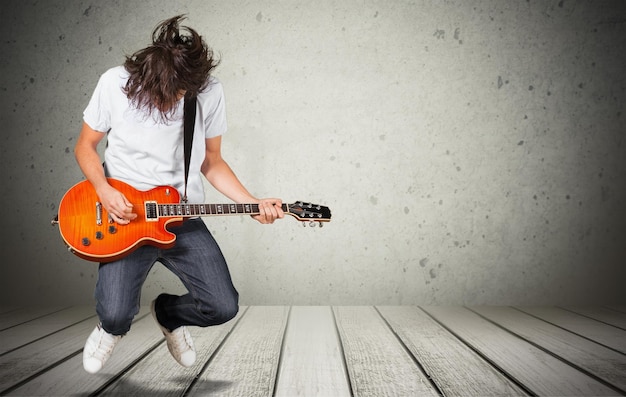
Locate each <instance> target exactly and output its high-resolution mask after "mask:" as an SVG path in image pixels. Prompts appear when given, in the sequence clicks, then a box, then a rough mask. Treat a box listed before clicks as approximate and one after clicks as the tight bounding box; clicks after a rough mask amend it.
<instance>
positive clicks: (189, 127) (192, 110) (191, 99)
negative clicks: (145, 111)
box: [183, 95, 197, 203]
mask: <svg viewBox="0 0 626 397" xmlns="http://www.w3.org/2000/svg"><path fill="white" fill-rule="evenodd" d="M196 102H197V98H196V97H195V96H191V95H185V103H184V108H183V128H184V145H185V194H184V195H183V203H186V202H187V180H188V179H189V163H190V161H191V143H192V142H193V130H194V126H195V124H196Z"/></svg>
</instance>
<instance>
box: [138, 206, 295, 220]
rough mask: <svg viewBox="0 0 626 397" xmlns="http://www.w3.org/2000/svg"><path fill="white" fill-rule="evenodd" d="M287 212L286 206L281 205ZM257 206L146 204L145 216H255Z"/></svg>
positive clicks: (154, 217) (257, 210) (151, 217)
mask: <svg viewBox="0 0 626 397" xmlns="http://www.w3.org/2000/svg"><path fill="white" fill-rule="evenodd" d="M282 209H283V211H285V212H287V211H288V208H287V205H286V204H283V205H282ZM258 213H259V205H258V204H157V203H146V216H147V218H148V219H156V218H159V217H168V216H183V217H188V216H210V215H246V214H248V215H256V214H258Z"/></svg>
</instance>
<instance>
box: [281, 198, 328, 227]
mask: <svg viewBox="0 0 626 397" xmlns="http://www.w3.org/2000/svg"><path fill="white" fill-rule="evenodd" d="M287 209H288V211H287V213H288V214H289V215H291V216H293V217H294V218H296V219H297V220H299V221H302V223H303V224H304V226H306V224H307V223H308V224H309V226H312V227H313V226H315V225H316V224H319V225H320V227H322V226H323V225H324V223H323V222H330V216H331V215H330V208H328V207H324V206H322V205H319V204H312V203H307V202H304V201H296V202H295V203H293V204H287Z"/></svg>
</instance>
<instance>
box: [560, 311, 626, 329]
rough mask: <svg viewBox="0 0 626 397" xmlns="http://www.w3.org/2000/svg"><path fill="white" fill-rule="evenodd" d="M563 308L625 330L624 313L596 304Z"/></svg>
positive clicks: (625, 316) (625, 319)
mask: <svg viewBox="0 0 626 397" xmlns="http://www.w3.org/2000/svg"><path fill="white" fill-rule="evenodd" d="M564 309H566V310H569V311H572V312H574V313H578V314H582V315H583V316H587V317H589V318H593V319H595V320H598V321H602V322H603V323H606V324H610V325H612V326H614V327H618V328H621V329H623V330H626V314H624V313H620V312H617V311H615V310H610V309H605V308H602V307H597V306H570V307H565V308H564Z"/></svg>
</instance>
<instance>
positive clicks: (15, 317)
mask: <svg viewBox="0 0 626 397" xmlns="http://www.w3.org/2000/svg"><path fill="white" fill-rule="evenodd" d="M63 309H67V306H65V307H61V306H51V307H23V308H20V309H15V310H7V311H5V312H4V313H2V314H0V331H4V330H5V329H7V328H11V327H14V326H16V325H19V324H22V323H26V322H28V321H32V320H34V319H37V318H39V317H43V316H47V315H49V314H52V313H55V312H58V311H60V310H63Z"/></svg>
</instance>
